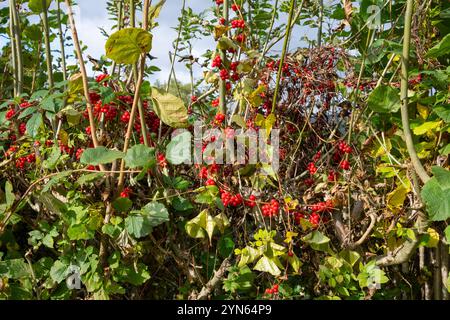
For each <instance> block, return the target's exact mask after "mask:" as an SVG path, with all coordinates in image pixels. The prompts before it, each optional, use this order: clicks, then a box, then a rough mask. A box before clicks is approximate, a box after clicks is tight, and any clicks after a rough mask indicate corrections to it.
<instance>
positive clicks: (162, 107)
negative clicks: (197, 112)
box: [152, 89, 188, 128]
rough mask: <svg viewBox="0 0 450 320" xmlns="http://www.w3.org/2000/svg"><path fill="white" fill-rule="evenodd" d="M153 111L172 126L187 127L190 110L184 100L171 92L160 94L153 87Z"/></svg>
mask: <svg viewBox="0 0 450 320" xmlns="http://www.w3.org/2000/svg"><path fill="white" fill-rule="evenodd" d="M152 98H153V111H155V113H156V114H157V115H158V117H159V118H160V119H161V121H162V122H164V123H165V124H166V125H168V126H169V127H172V128H185V127H187V125H188V112H187V108H186V106H185V105H184V102H183V100H181V99H180V98H178V97H176V96H174V95H173V94H170V93H164V94H160V93H159V92H158V91H157V90H156V89H152Z"/></svg>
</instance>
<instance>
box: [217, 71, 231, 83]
mask: <svg viewBox="0 0 450 320" xmlns="http://www.w3.org/2000/svg"><path fill="white" fill-rule="evenodd" d="M219 76H220V79H222V80H223V81H225V80H228V79H230V73H229V72H228V70H227V69H221V70H220V72H219Z"/></svg>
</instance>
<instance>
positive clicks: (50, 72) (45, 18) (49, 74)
mask: <svg viewBox="0 0 450 320" xmlns="http://www.w3.org/2000/svg"><path fill="white" fill-rule="evenodd" d="M46 3H47V1H46V0H42V7H43V8H46V6H47V5H46ZM41 17H42V23H43V25H44V41H45V59H46V62H47V78H48V86H49V88H50V89H52V88H53V86H54V82H53V68H52V53H51V48H50V27H49V25H48V15H47V10H43V12H42V16H41Z"/></svg>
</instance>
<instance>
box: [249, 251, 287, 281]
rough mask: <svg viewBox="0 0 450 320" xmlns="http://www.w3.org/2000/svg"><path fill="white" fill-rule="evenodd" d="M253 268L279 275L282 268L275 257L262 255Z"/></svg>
mask: <svg viewBox="0 0 450 320" xmlns="http://www.w3.org/2000/svg"><path fill="white" fill-rule="evenodd" d="M253 270H257V271H261V272H268V273H270V274H271V275H273V276H275V277H277V276H279V275H280V274H281V270H280V268H278V266H277V264H276V263H275V261H274V260H273V259H270V258H269V257H267V256H265V255H264V256H262V258H261V259H259V261H258V262H257V263H256V265H255V267H254V268H253Z"/></svg>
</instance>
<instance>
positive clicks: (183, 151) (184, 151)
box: [166, 131, 192, 165]
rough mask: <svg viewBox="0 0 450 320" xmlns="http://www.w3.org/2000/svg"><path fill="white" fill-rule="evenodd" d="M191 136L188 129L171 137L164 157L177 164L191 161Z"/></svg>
mask: <svg viewBox="0 0 450 320" xmlns="http://www.w3.org/2000/svg"><path fill="white" fill-rule="evenodd" d="M191 138H192V135H191V133H190V132H189V131H186V132H183V133H181V134H179V135H177V136H176V137H175V138H173V139H172V140H171V141H170V142H169V144H168V145H167V148H166V158H167V161H169V162H170V163H171V164H174V165H179V164H182V163H190V162H191Z"/></svg>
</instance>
